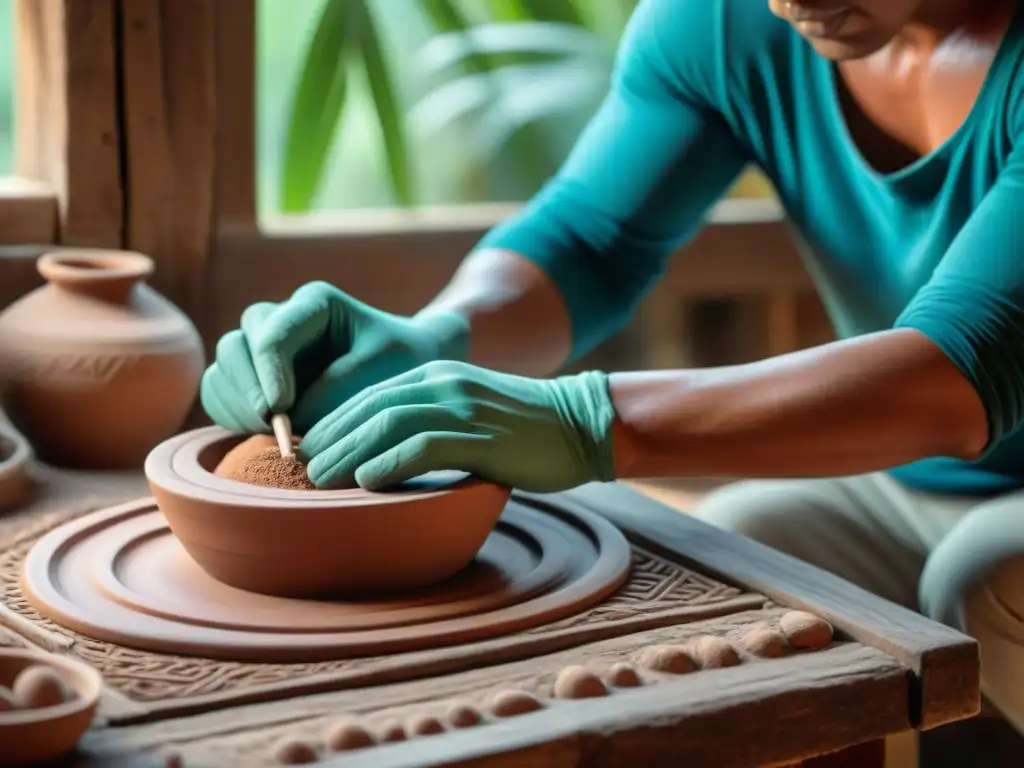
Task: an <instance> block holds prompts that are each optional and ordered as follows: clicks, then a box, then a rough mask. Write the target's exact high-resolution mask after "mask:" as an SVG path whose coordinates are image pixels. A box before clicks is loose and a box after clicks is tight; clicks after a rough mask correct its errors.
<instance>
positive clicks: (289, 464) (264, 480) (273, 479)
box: [228, 448, 316, 491]
mask: <svg viewBox="0 0 1024 768" xmlns="http://www.w3.org/2000/svg"><path fill="white" fill-rule="evenodd" d="M228 477H229V478H230V479H232V480H237V481H238V482H240V483H249V484H250V485H262V486H267V487H270V488H283V489H285V490H291V491H315V490H316V486H315V485H313V483H312V482H311V481H310V479H309V475H307V474H306V465H305V464H303V463H302V462H301V461H299V460H298V459H286V458H285V457H283V456H282V455H281V452H280V451H279V450H278V449H277V448H267V449H266V450H263V451H261V452H260V453H257V454H256V455H254V456H250V457H249V458H248V459H246V460H245V462H244V463H243V464H242V466H241V467H239V468H238V469H237V470H236V471H235V472H233V473H231V474H230V475H228Z"/></svg>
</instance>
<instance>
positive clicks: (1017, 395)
mask: <svg viewBox="0 0 1024 768" xmlns="http://www.w3.org/2000/svg"><path fill="white" fill-rule="evenodd" d="M896 327H898V328H914V329H916V330H918V331H920V332H921V333H923V334H924V335H926V336H927V337H928V338H930V339H931V340H932V341H933V342H934V343H935V344H937V345H938V346H939V347H940V348H941V349H942V351H943V352H944V353H945V354H946V355H948V356H949V358H950V360H952V361H953V363H954V364H955V365H956V366H957V367H958V368H959V369H960V370H961V371H962V372H963V374H964V376H966V377H967V378H968V379H969V380H970V382H971V383H972V384H973V385H974V387H975V388H976V389H977V391H978V394H979V396H980V397H981V400H982V402H983V403H984V406H985V410H986V412H987V414H988V424H989V443H988V448H987V450H986V453H987V452H988V451H989V450H991V449H992V448H994V447H995V445H996V444H997V443H998V442H999V440H1000V438H1002V437H1003V436H1004V435H1006V434H1008V433H1010V432H1012V431H1014V430H1015V429H1017V428H1018V427H1019V426H1021V424H1022V423H1024V145H1018V146H1017V147H1016V148H1015V149H1014V150H1013V151H1012V152H1011V154H1010V157H1009V160H1008V163H1007V165H1006V167H1005V168H1004V169H1003V170H1002V171H1001V172H1000V175H999V177H998V179H997V181H996V183H995V184H994V185H993V187H992V189H991V190H990V191H989V192H988V194H987V195H986V196H985V198H984V200H983V201H982V203H981V205H980V206H978V208H977V210H975V212H974V214H973V215H972V216H971V218H970V219H969V220H968V222H967V224H966V225H965V226H964V228H963V229H962V230H961V231H960V234H959V235H957V237H956V238H955V239H954V241H953V243H952V244H951V245H950V248H949V250H948V251H947V252H946V254H945V255H944V256H943V258H942V261H941V262H940V263H939V266H938V267H937V268H936V270H935V272H934V273H933V274H932V277H931V279H930V280H929V281H928V283H927V284H925V286H924V287H923V288H922V289H921V290H920V291H919V292H918V293H917V295H916V296H915V297H914V299H913V300H912V301H911V302H910V304H909V305H908V306H907V307H906V309H905V310H904V311H903V313H902V314H901V315H900V317H899V318H897V320H896Z"/></svg>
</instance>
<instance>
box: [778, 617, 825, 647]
mask: <svg viewBox="0 0 1024 768" xmlns="http://www.w3.org/2000/svg"><path fill="white" fill-rule="evenodd" d="M779 626H780V628H781V629H782V632H783V634H785V636H786V640H788V641H789V644H790V645H791V646H793V647H794V648H798V649H808V650H809V649H812V648H821V647H823V646H826V645H828V644H829V643H831V642H832V625H831V624H829V623H828V622H827V621H825V620H824V619H823V618H821V617H820V616H815V615H814V614H813V613H807V612H806V611H789V612H788V613H785V614H783V616H782V618H781V619H780V620H779Z"/></svg>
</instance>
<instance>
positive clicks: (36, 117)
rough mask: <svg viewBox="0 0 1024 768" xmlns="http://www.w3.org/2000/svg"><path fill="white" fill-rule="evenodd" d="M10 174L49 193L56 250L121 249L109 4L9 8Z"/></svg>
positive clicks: (52, 1)
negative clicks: (12, 33)
mask: <svg viewBox="0 0 1024 768" xmlns="http://www.w3.org/2000/svg"><path fill="white" fill-rule="evenodd" d="M16 3H17V4H16V6H15V16H16V22H17V34H16V47H17V56H18V60H17V61H18V66H17V71H18V82H17V89H16V91H17V105H16V110H15V141H16V148H17V150H16V153H15V154H16V158H15V159H16V168H17V173H18V175H19V176H24V177H27V178H30V179H36V180H38V181H42V182H45V183H46V184H48V185H49V186H50V188H52V190H53V191H54V193H55V195H56V199H57V203H58V211H59V219H58V234H57V239H58V240H59V242H61V243H62V244H64V245H75V246H95V247H107V248H118V247H120V246H121V238H122V224H123V200H122V188H121V165H120V151H121V149H120V140H121V137H120V131H119V129H118V85H117V42H116V41H117V34H116V28H115V27H116V23H115V18H116V13H115V5H114V4H115V0H16Z"/></svg>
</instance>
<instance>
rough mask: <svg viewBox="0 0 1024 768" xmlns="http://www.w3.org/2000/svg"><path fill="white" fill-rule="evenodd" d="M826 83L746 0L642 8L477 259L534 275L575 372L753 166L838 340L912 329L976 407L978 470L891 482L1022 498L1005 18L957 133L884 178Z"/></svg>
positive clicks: (1020, 99) (1022, 276)
mask: <svg viewBox="0 0 1024 768" xmlns="http://www.w3.org/2000/svg"><path fill="white" fill-rule="evenodd" d="M835 77H836V75H835V70H834V65H833V64H832V63H830V62H829V61H827V60H825V59H823V58H821V57H819V56H818V55H817V54H815V53H814V52H813V50H812V49H811V48H810V46H809V45H808V44H807V43H806V42H805V41H804V40H803V39H802V38H801V37H800V36H799V35H797V34H796V32H795V31H793V30H792V28H791V27H790V26H789V25H788V24H786V23H785V22H783V21H781V20H779V19H776V18H775V17H774V16H772V15H771V13H770V12H769V11H768V9H767V3H766V2H765V0H699V1H698V0H642V2H641V3H640V6H639V8H638V10H637V11H636V13H635V15H634V16H633V18H632V20H631V22H630V24H629V26H628V28H627V30H626V33H625V36H624V39H623V42H622V44H621V46H620V49H619V54H618V57H617V64H616V68H615V72H614V76H613V78H612V85H611V88H610V91H609V94H608V96H607V98H606V100H605V101H604V103H603V105H602V106H601V108H600V109H599V111H598V113H597V114H596V115H595V116H594V118H593V120H592V121H591V122H590V124H589V126H588V127H587V129H586V130H585V131H584V134H583V135H582V137H581V138H580V140H579V141H578V143H577V144H576V146H575V148H574V150H573V151H572V153H571V154H570V156H569V158H568V159H567V160H566V162H565V164H564V165H563V167H562V168H561V169H560V171H559V172H558V174H557V175H556V176H555V178H554V179H552V181H551V182H550V183H549V184H547V185H546V186H545V188H544V189H543V190H541V191H540V193H538V195H537V196H536V197H535V198H534V199H533V200H532V201H531V202H530V203H529V204H528V205H527V206H526V207H525V209H524V211H523V212H522V213H521V215H519V216H518V217H516V218H514V219H513V220H511V221H509V222H507V223H506V224H504V225H502V226H499V227H497V228H495V229H494V230H493V231H492V232H490V233H489V234H488V235H487V236H486V237H485V238H484V240H483V241H482V243H481V244H480V247H497V248H504V249H508V250H511V251H515V252H518V253H520V254H523V255H524V256H526V257H528V258H530V259H531V260H534V261H535V262H536V263H537V264H538V265H539V266H540V267H541V268H542V269H544V270H545V271H546V272H547V273H548V274H549V275H550V277H551V278H552V280H553V281H554V282H555V284H556V285H557V287H558V289H559V290H560V292H561V294H562V296H563V297H564V299H565V301H566V304H567V306H568V308H569V312H570V316H571V319H572V330H573V352H574V355H577V356H578V355H579V354H581V353H582V352H584V351H586V350H587V349H589V348H591V347H593V346H594V345H595V344H597V343H599V342H600V341H601V340H603V339H604V338H606V337H607V336H608V335H609V334H611V333H613V332H614V331H616V330H617V329H619V328H621V327H622V326H623V325H624V324H625V323H626V321H627V320H628V319H629V317H630V315H631V313H632V312H633V309H634V308H635V306H636V305H637V303H638V302H639V301H640V300H641V299H642V298H643V297H644V295H645V294H646V293H647V291H648V289H649V288H651V287H652V286H653V284H654V283H655V282H656V281H657V279H658V277H660V275H661V274H662V272H663V271H664V269H665V266H666V261H667V259H668V258H669V256H670V255H671V254H672V253H674V252H675V251H676V250H678V249H679V247H680V246H682V245H684V244H685V243H686V242H687V241H688V240H689V239H690V238H692V237H693V236H694V235H695V234H696V233H697V231H698V229H699V228H700V226H701V225H702V224H703V219H704V216H705V214H706V213H707V212H708V210H709V209H710V208H711V207H712V206H713V204H714V203H715V202H716V200H717V199H718V198H720V197H721V196H722V195H723V193H724V192H725V191H727V189H728V188H729V186H730V185H731V184H732V182H733V181H734V180H735V178H736V177H737V176H738V174H739V173H740V172H741V171H742V170H743V169H744V168H745V167H746V166H748V165H750V164H754V165H756V166H758V167H759V168H760V169H761V170H762V171H763V172H764V173H765V174H766V175H767V177H768V178H769V179H770V180H771V181H772V183H773V185H774V186H775V189H776V192H777V193H778V195H779V198H780V200H781V202H782V204H783V206H784V207H785V209H786V212H787V214H788V217H789V218H790V220H791V221H792V223H793V224H794V226H795V228H796V230H797V232H798V233H799V235H800V239H801V241H802V243H803V245H804V246H805V260H806V263H807V266H808V270H809V272H810V273H811V275H812V277H813V278H814V280H815V282H816V284H817V288H818V290H819V292H820V294H821V296H822V298H823V300H824V303H825V306H826V308H827V309H828V311H829V313H830V315H831V317H832V320H833V323H834V324H835V327H836V329H837V331H838V333H839V334H840V336H843V337H850V336H854V335H859V334H863V333H869V332H874V331H881V330H885V329H889V328H897V327H899V328H914V329H917V330H918V331H920V332H922V333H924V334H925V335H927V336H928V337H929V338H930V339H932V340H933V341H934V342H935V343H936V344H937V345H938V346H939V347H940V348H941V349H942V350H943V351H944V352H945V353H946V354H947V355H948V356H949V357H950V359H951V360H952V361H953V362H954V363H955V364H956V365H957V366H958V367H959V368H960V370H961V371H963V373H964V374H965V375H966V376H967V377H968V379H969V380H970V381H971V382H972V383H973V384H974V386H975V387H976V388H977V391H978V392H979V394H980V396H981V398H982V400H983V402H984V404H985V407H986V409H987V413H988V418H989V424H990V431H991V440H990V443H989V446H988V448H987V449H986V452H985V454H984V456H983V457H982V458H981V459H980V460H979V461H976V462H965V461H961V460H957V459H953V458H941V457H940V458H930V459H926V460H923V461H918V462H914V463H912V464H908V465H906V466H902V467H897V468H894V469H893V470H892V474H893V475H894V476H895V477H896V478H897V479H899V480H901V481H903V482H904V483H906V484H908V485H910V486H912V487H916V488H920V489H924V490H930V491H935V492H947V493H964V494H977V495H986V494H991V493H1000V492H1004V491H1007V490H1010V489H1014V488H1019V487H1021V486H1024V430H1021V429H1020V427H1021V425H1022V423H1024V10H1020V11H1018V13H1017V16H1016V18H1015V19H1014V21H1013V23H1012V25H1011V28H1010V30H1009V32H1008V34H1007V35H1006V38H1005V40H1004V41H1003V43H1002V45H1001V47H1000V48H999V50H998V52H997V54H996V57H995V60H994V62H993V64H992V66H991V69H990V71H989V74H988V77H987V78H986V80H985V82H984V85H983V88H982V91H981V93H980V96H979V97H978V100H977V102H976V104H975V106H974V108H973V110H972V111H971V113H970V114H969V116H968V117H967V119H966V121H965V122H964V123H963V125H962V126H961V127H960V129H959V130H957V131H956V133H955V134H954V135H953V136H952V137H951V138H950V139H949V140H948V141H946V142H945V143H944V144H943V145H942V146H940V147H939V148H938V149H936V150H935V151H934V152H932V153H930V154H928V155H926V156H924V157H922V158H920V159H919V160H918V161H916V162H914V163H913V164H911V165H910V166H908V167H905V168H903V169H901V170H899V171H897V172H895V173H889V174H885V173H879V172H877V171H876V170H874V169H873V168H872V167H871V166H870V165H869V164H868V163H867V162H866V161H865V159H864V158H863V156H862V155H861V154H860V153H859V151H858V149H857V147H856V145H855V144H854V143H853V142H852V140H851V138H850V135H849V133H848V132H847V129H846V124H845V122H844V116H843V112H842V109H841V107H840V104H839V101H838V97H837V92H836V83H835ZM749 247H750V249H751V251H753V252H754V253H755V254H756V251H757V248H758V244H757V243H756V242H751V243H750V246H749ZM836 439H840V440H841V439H842V436H841V435H837V436H836ZM884 439H885V435H884V434H880V435H879V440H884Z"/></svg>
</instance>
